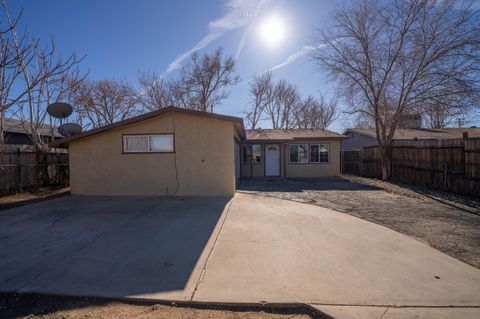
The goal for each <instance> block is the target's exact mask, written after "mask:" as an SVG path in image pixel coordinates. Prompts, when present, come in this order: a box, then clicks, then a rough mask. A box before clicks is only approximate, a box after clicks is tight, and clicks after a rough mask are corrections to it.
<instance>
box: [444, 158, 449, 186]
mask: <svg viewBox="0 0 480 319" xmlns="http://www.w3.org/2000/svg"><path fill="white" fill-rule="evenodd" d="M447 169H448V167H447V162H444V163H443V171H444V172H443V189H444V190H447Z"/></svg>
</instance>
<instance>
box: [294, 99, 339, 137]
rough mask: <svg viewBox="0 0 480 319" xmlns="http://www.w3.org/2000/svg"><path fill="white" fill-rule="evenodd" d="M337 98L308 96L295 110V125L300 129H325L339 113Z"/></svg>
mask: <svg viewBox="0 0 480 319" xmlns="http://www.w3.org/2000/svg"><path fill="white" fill-rule="evenodd" d="M337 109H338V103H337V100H336V99H332V100H327V98H326V97H325V96H323V95H320V97H319V98H318V99H316V98H314V97H313V96H308V97H307V98H305V99H304V100H302V102H301V103H300V105H299V107H298V108H297V109H295V110H294V112H293V117H294V121H295V122H294V123H295V124H294V126H295V128H299V129H322V130H325V129H327V128H328V126H330V124H332V122H333V121H335V119H336V118H337V115H338V111H337Z"/></svg>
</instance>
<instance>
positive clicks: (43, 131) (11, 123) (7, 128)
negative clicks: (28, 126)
mask: <svg viewBox="0 0 480 319" xmlns="http://www.w3.org/2000/svg"><path fill="white" fill-rule="evenodd" d="M3 131H4V132H8V133H18V134H28V132H27V131H26V130H25V128H24V127H23V125H22V121H19V120H13V119H5V120H4V121H3ZM38 131H39V133H40V135H41V136H50V135H51V131H50V125H48V124H41V125H40V128H39V130H38ZM54 134H55V136H57V137H60V136H61V135H60V133H58V130H57V128H55V131H54Z"/></svg>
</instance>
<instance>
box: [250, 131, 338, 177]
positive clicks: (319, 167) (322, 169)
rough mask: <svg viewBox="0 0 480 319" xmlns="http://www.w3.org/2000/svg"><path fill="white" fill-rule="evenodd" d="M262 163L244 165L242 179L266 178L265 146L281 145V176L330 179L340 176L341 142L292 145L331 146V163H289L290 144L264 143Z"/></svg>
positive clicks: (309, 142) (307, 141)
mask: <svg viewBox="0 0 480 319" xmlns="http://www.w3.org/2000/svg"><path fill="white" fill-rule="evenodd" d="M253 144H262V163H253V164H250V163H242V166H241V173H242V177H264V176H265V144H280V152H281V154H280V176H281V177H287V178H288V177H292V178H310V177H328V176H338V175H340V140H338V139H317V140H304V141H298V142H295V143H292V144H329V145H330V155H329V156H330V162H329V163H306V164H298V163H289V158H288V157H289V152H288V143H280V142H275V141H271V142H262V143H255V142H253ZM252 173H253V174H252Z"/></svg>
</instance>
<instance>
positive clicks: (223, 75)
mask: <svg viewBox="0 0 480 319" xmlns="http://www.w3.org/2000/svg"><path fill="white" fill-rule="evenodd" d="M238 81H239V77H238V76H237V75H235V60H234V59H233V58H232V57H226V58H223V50H222V48H218V49H217V50H216V51H215V52H214V53H213V54H211V55H210V54H205V55H203V56H202V57H199V55H198V53H197V52H194V53H193V54H192V56H191V60H190V63H189V64H187V65H185V66H184V67H183V68H182V70H181V79H180V84H181V85H177V86H176V90H177V95H179V96H177V97H179V98H180V100H179V101H181V102H182V103H183V104H184V105H185V106H186V107H188V108H191V109H195V110H200V111H208V112H213V111H214V108H215V106H217V105H218V104H219V103H220V102H221V101H222V100H223V99H225V98H226V97H227V93H226V92H225V89H226V87H228V86H230V85H235V84H237V83H238Z"/></svg>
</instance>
